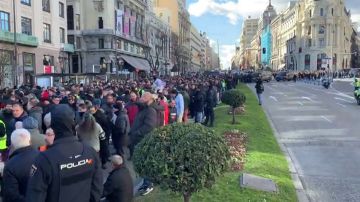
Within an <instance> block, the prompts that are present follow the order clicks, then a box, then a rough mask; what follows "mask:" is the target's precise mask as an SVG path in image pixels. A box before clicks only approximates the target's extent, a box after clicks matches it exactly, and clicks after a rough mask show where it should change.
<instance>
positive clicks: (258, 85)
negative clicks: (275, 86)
mask: <svg viewBox="0 0 360 202" xmlns="http://www.w3.org/2000/svg"><path fill="white" fill-rule="evenodd" d="M255 89H256V95H257V97H258V100H259V105H262V97H261V94H262V93H263V92H264V84H263V81H262V80H261V78H259V79H258V80H257V81H256V84H255Z"/></svg>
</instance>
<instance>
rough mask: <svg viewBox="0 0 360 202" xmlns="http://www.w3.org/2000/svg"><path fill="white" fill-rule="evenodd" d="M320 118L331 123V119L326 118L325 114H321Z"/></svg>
mask: <svg viewBox="0 0 360 202" xmlns="http://www.w3.org/2000/svg"><path fill="white" fill-rule="evenodd" d="M321 118H323V119H324V120H325V121H327V122H329V123H332V121H331V120H330V119H328V118H326V117H325V116H321Z"/></svg>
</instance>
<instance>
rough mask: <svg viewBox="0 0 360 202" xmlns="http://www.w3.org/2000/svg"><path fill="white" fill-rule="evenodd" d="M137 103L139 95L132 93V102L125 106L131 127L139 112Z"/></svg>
mask: <svg viewBox="0 0 360 202" xmlns="http://www.w3.org/2000/svg"><path fill="white" fill-rule="evenodd" d="M136 102H137V95H136V93H134V92H131V93H130V101H129V102H128V103H127V104H126V106H125V109H126V111H127V114H128V117H129V122H130V126H132V125H133V123H134V121H135V117H136V114H137V113H138V111H139V108H138V106H137V105H136Z"/></svg>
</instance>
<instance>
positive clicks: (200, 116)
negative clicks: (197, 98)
mask: <svg viewBox="0 0 360 202" xmlns="http://www.w3.org/2000/svg"><path fill="white" fill-rule="evenodd" d="M202 121H203V112H196V113H195V123H202Z"/></svg>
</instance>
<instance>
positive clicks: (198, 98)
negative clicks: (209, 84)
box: [193, 90, 205, 112]
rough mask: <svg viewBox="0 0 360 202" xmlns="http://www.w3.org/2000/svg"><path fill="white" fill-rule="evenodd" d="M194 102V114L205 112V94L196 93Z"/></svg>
mask: <svg viewBox="0 0 360 202" xmlns="http://www.w3.org/2000/svg"><path fill="white" fill-rule="evenodd" d="M193 100H194V104H193V110H194V112H203V111H204V105H205V98H204V94H203V92H201V91H200V90H198V91H196V93H195V95H194V97H193Z"/></svg>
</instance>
